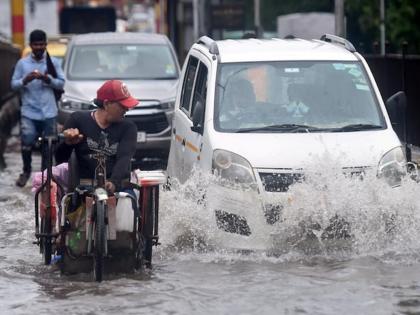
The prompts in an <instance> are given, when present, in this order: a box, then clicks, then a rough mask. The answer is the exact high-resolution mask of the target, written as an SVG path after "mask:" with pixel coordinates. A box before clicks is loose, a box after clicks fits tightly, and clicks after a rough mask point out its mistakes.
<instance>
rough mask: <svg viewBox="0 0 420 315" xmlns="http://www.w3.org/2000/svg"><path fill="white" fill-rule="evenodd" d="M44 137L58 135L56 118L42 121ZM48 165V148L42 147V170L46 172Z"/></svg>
mask: <svg viewBox="0 0 420 315" xmlns="http://www.w3.org/2000/svg"><path fill="white" fill-rule="evenodd" d="M41 133H42V135H43V136H54V135H56V134H57V122H56V119H55V118H48V119H45V120H44V121H42V132H41ZM47 165H48V146H47V145H46V144H45V145H43V146H42V170H45V169H46V168H47Z"/></svg>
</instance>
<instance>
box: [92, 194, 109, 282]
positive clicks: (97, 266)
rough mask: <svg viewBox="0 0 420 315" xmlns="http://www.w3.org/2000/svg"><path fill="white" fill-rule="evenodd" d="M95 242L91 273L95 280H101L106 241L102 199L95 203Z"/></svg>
mask: <svg viewBox="0 0 420 315" xmlns="http://www.w3.org/2000/svg"><path fill="white" fill-rule="evenodd" d="M95 208H96V218H95V240H94V242H95V244H94V246H95V247H94V255H93V275H94V278H95V281H97V282H101V281H102V276H103V272H104V254H105V242H106V235H105V233H106V229H105V204H104V202H103V201H97V202H96V204H95Z"/></svg>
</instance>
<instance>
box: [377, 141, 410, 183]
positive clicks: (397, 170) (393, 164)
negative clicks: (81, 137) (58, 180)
mask: <svg viewBox="0 0 420 315" xmlns="http://www.w3.org/2000/svg"><path fill="white" fill-rule="evenodd" d="M406 174H407V160H406V158H405V155H404V151H403V149H402V147H396V148H394V149H392V150H391V151H388V152H387V153H385V154H384V155H383V157H382V159H381V161H380V162H379V166H378V177H380V178H384V179H385V181H386V182H387V183H388V184H389V185H390V186H391V187H395V186H399V185H401V180H402V178H403V177H404V176H405V175H406Z"/></svg>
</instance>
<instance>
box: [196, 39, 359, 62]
mask: <svg viewBox="0 0 420 315" xmlns="http://www.w3.org/2000/svg"><path fill="white" fill-rule="evenodd" d="M215 43H216V44H217V49H218V52H219V58H220V59H219V60H220V62H222V63H225V62H252V61H278V60H290V61H292V60H341V61H356V60H358V59H357V57H356V56H355V55H354V54H353V53H352V52H351V51H349V50H348V49H346V48H344V46H342V45H337V44H332V43H328V42H325V41H321V40H305V39H299V38H294V39H280V38H272V39H255V38H251V39H239V40H233V39H227V40H219V41H215ZM195 47H196V48H198V49H200V50H203V49H204V50H206V51H207V53H209V52H208V49H206V47H205V46H204V45H200V44H196V45H195Z"/></svg>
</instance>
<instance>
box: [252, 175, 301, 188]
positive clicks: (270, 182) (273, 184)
mask: <svg viewBox="0 0 420 315" xmlns="http://www.w3.org/2000/svg"><path fill="white" fill-rule="evenodd" d="M260 178H261V182H262V184H263V187H264V189H265V191H268V192H286V191H288V190H289V187H290V186H291V185H293V184H294V183H297V182H302V181H303V180H304V175H303V174H302V173H260Z"/></svg>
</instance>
